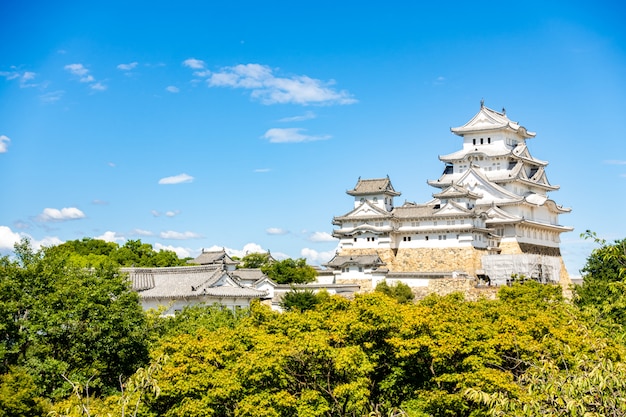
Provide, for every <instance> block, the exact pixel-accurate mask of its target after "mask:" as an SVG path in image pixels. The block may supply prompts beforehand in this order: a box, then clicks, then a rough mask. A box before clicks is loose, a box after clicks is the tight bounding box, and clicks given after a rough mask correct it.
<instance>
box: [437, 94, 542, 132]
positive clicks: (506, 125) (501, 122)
mask: <svg viewBox="0 0 626 417" xmlns="http://www.w3.org/2000/svg"><path fill="white" fill-rule="evenodd" d="M450 130H451V131H452V133H454V134H456V135H459V136H464V135H466V134H468V133H474V132H489V131H495V130H509V131H512V132H515V133H517V134H518V135H520V136H521V137H523V138H525V139H529V138H534V137H535V135H536V134H535V133H534V132H529V131H528V130H526V128H525V127H524V126H521V125H520V124H519V123H517V122H514V121H512V120H510V119H509V118H508V117H507V116H506V111H505V110H504V109H502V112H497V111H495V110H492V109H490V108H488V107H485V103H484V102H482V101H481V103H480V111H479V112H478V113H476V115H475V116H474V117H473V118H472V119H471V120H470V121H469V122H467V123H465V124H464V125H463V126H460V127H453V128H452V129H450Z"/></svg>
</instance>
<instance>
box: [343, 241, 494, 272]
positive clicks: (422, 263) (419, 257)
mask: <svg viewBox="0 0 626 417" xmlns="http://www.w3.org/2000/svg"><path fill="white" fill-rule="evenodd" d="M372 253H376V254H377V255H378V256H379V257H380V259H382V261H383V262H385V263H386V265H385V266H386V267H387V268H388V269H389V271H391V272H451V271H464V272H467V273H468V274H470V275H474V274H475V271H476V270H477V269H481V268H482V266H481V262H480V258H481V256H482V255H484V254H486V251H483V250H479V249H476V248H473V247H467V248H407V249H398V250H397V253H394V250H393V249H343V250H342V251H341V253H340V254H341V255H371V254H372Z"/></svg>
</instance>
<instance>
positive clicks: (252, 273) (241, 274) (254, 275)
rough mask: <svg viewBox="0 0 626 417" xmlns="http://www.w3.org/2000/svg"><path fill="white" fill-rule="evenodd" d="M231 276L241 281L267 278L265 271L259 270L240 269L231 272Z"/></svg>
mask: <svg viewBox="0 0 626 417" xmlns="http://www.w3.org/2000/svg"><path fill="white" fill-rule="evenodd" d="M230 275H231V276H233V277H236V278H238V279H241V280H245V281H250V280H254V281H256V280H259V279H261V278H263V277H264V276H265V274H264V273H263V271H261V270H260V269H258V268H239V269H235V270H234V271H231V272H230Z"/></svg>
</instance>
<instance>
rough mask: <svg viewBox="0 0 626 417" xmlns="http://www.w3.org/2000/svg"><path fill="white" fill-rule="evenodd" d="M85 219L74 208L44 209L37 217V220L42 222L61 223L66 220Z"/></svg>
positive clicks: (79, 211) (82, 214)
mask: <svg viewBox="0 0 626 417" xmlns="http://www.w3.org/2000/svg"><path fill="white" fill-rule="evenodd" d="M84 217H85V213H83V212H82V211H81V210H80V209H77V208H76V207H65V208H62V209H60V210H59V209H55V208H45V209H43V212H42V213H41V214H40V215H39V217H38V218H39V220H41V221H43V222H61V221H66V220H78V219H82V218H84Z"/></svg>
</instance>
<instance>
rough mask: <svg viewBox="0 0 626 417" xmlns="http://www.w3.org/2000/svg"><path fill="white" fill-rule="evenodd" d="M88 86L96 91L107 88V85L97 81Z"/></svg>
mask: <svg viewBox="0 0 626 417" xmlns="http://www.w3.org/2000/svg"><path fill="white" fill-rule="evenodd" d="M89 88H91V89H92V90H96V91H104V90H106V89H107V86H106V85H104V84H102V83H101V82H97V83H94V84H91V85H90V86H89Z"/></svg>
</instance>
